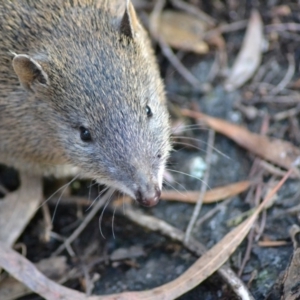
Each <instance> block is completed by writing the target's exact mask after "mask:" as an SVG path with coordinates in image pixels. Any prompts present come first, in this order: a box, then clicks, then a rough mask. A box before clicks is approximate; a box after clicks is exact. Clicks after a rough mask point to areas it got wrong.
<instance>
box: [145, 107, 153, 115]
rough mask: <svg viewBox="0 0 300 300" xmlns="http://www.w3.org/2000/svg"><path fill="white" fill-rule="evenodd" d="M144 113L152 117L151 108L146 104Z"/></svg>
mask: <svg viewBox="0 0 300 300" xmlns="http://www.w3.org/2000/svg"><path fill="white" fill-rule="evenodd" d="M146 113H147V117H149V118H150V117H152V115H153V113H152V110H151V108H150V107H149V106H148V105H147V106H146Z"/></svg>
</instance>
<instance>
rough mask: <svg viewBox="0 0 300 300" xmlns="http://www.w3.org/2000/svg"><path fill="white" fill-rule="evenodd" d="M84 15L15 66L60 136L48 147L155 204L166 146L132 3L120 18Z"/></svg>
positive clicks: (158, 96)
mask: <svg viewBox="0 0 300 300" xmlns="http://www.w3.org/2000/svg"><path fill="white" fill-rule="evenodd" d="M85 13H86V16H85V17H86V20H87V21H86V22H80V20H78V19H76V18H77V15H76V13H75V12H74V15H72V13H70V15H69V16H67V17H66V18H67V19H66V20H65V21H62V22H61V24H60V26H58V28H57V34H56V36H54V37H53V41H52V40H51V41H48V43H47V41H45V46H44V48H43V51H39V52H38V53H35V54H33V55H28V54H14V58H13V67H14V70H15V72H16V74H17V75H18V77H19V80H20V82H21V84H22V85H23V87H24V88H25V89H27V90H28V91H29V94H31V96H30V97H29V98H30V99H29V100H28V101H32V105H33V106H34V107H35V109H36V112H37V113H39V114H40V116H39V117H41V116H43V120H44V126H47V127H48V128H49V129H50V130H51V134H53V136H55V137H56V138H57V140H58V143H57V144H58V145H59V147H58V149H55V150H53V151H56V152H57V151H60V155H61V157H62V158H63V160H65V161H66V162H67V163H70V164H72V165H74V166H76V167H78V168H79V169H80V170H81V171H82V173H83V174H84V175H85V176H88V177H92V178H95V179H96V180H97V181H99V182H101V183H104V184H107V185H109V186H111V187H114V188H116V189H118V190H120V191H122V192H124V193H126V194H128V195H130V196H131V197H133V198H134V199H136V200H137V201H138V202H139V203H140V204H142V205H144V206H153V205H155V204H156V203H157V202H158V200H159V197H160V192H161V188H162V181H163V172H164V168H165V164H166V160H167V158H168V155H169V150H170V143H169V116H168V112H167V109H166V103H165V96H164V90H163V85H162V82H161V79H160V75H159V72H158V70H157V66H156V64H155V60H154V56H153V54H152V51H151V48H150V46H149V42H148V39H147V37H146V35H145V32H144V31H143V29H142V27H141V25H140V23H139V22H138V20H137V18H136V15H135V12H134V9H133V6H132V4H131V3H130V1H127V5H126V9H125V13H124V14H123V16H122V17H121V18H120V20H119V22H111V20H108V18H106V17H103V18H101V20H99V17H97V12H95V10H92V9H91V10H87V11H86V12H85ZM104 15H105V14H104ZM66 22H67V23H66ZM69 27H72V33H73V35H72V36H70V34H67V32H69V31H70V30H71V29H70V28H69ZM99 28H102V29H103V28H104V31H103V30H102V32H101V31H99ZM62 43H63V44H64V45H66V47H64V48H63V47H61V46H60V45H61V44H62ZM44 138H48V137H44Z"/></svg>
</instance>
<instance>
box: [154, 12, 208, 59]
mask: <svg viewBox="0 0 300 300" xmlns="http://www.w3.org/2000/svg"><path fill="white" fill-rule="evenodd" d="M154 27H155V28H156V30H157V32H156V34H155V36H161V37H162V38H163V40H164V42H166V43H167V44H169V45H170V46H171V47H173V48H176V49H180V50H185V51H192V52H195V53H198V54H205V53H207V52H208V50H209V49H208V46H207V44H206V43H205V42H204V41H203V40H202V36H203V33H204V32H205V30H206V28H207V25H206V24H205V23H204V22H203V21H200V20H198V19H197V18H196V17H194V16H191V15H189V14H186V13H183V12H176V11H171V10H166V11H164V12H163V13H162V14H161V15H160V17H159V19H158V24H157V26H153V28H154Z"/></svg>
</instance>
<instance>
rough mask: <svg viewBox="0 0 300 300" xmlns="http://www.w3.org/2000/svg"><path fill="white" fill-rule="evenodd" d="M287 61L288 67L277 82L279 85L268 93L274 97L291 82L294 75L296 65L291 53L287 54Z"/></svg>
mask: <svg viewBox="0 0 300 300" xmlns="http://www.w3.org/2000/svg"><path fill="white" fill-rule="evenodd" d="M287 60H288V62H289V67H288V70H287V72H286V74H285V76H284V77H283V79H282V80H281V81H280V82H279V84H278V85H277V86H276V88H274V89H273V90H272V91H271V92H270V93H271V95H276V94H278V93H279V92H281V91H282V90H283V89H284V88H285V87H286V86H287V85H288V84H289V83H290V81H291V80H292V78H293V76H294V74H295V69H296V64H295V58H294V55H292V54H291V53H288V55H287Z"/></svg>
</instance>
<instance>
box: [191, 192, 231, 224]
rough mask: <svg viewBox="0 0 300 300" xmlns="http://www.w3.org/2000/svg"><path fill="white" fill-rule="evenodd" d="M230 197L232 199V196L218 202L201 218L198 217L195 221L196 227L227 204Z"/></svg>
mask: <svg viewBox="0 0 300 300" xmlns="http://www.w3.org/2000/svg"><path fill="white" fill-rule="evenodd" d="M232 199H233V197H231V198H229V199H227V200H225V201H224V202H222V203H218V204H217V206H216V207H214V208H213V209H211V210H209V211H208V212H207V213H206V214H205V215H204V216H203V217H202V218H200V219H199V220H198V221H197V222H196V227H197V228H199V227H200V226H201V225H202V224H203V223H204V222H206V221H207V220H208V219H210V218H211V217H212V216H213V215H215V214H216V213H218V212H219V211H221V210H222V209H223V208H224V207H225V206H227V205H228V203H229V202H231V200H232Z"/></svg>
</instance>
